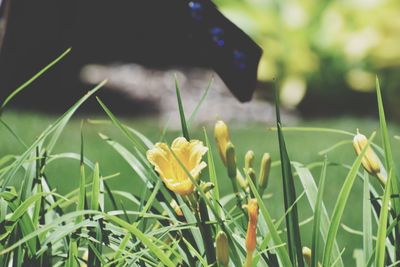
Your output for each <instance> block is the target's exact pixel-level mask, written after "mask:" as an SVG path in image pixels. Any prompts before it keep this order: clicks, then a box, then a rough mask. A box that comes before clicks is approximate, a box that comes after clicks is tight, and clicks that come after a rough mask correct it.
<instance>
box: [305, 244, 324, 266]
mask: <svg viewBox="0 0 400 267" xmlns="http://www.w3.org/2000/svg"><path fill="white" fill-rule="evenodd" d="M311 253H312V252H311V249H309V248H308V247H303V258H304V260H305V261H306V262H307V264H308V266H311ZM318 267H321V264H320V263H319V262H318Z"/></svg>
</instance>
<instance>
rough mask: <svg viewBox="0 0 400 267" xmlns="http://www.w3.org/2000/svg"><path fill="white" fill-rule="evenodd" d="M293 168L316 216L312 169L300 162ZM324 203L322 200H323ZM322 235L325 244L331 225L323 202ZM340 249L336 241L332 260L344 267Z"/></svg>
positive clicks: (316, 196)
mask: <svg viewBox="0 0 400 267" xmlns="http://www.w3.org/2000/svg"><path fill="white" fill-rule="evenodd" d="M324 164H325V161H324V162H323V163H322V165H321V167H323V166H324ZM326 164H327V166H328V165H330V163H328V162H327V163H326ZM292 165H293V167H294V168H295V170H296V172H297V175H298V176H299V178H300V182H301V184H302V186H303V188H304V191H305V192H306V195H307V199H308V202H309V204H310V207H311V209H312V210H313V212H314V214H315V206H316V205H317V198H318V188H317V185H316V183H315V181H314V178H313V175H312V174H311V172H310V167H304V166H303V165H301V164H300V163H298V162H292ZM321 201H322V200H321ZM319 216H320V220H321V223H320V233H321V236H322V239H323V240H324V242H325V241H326V238H327V236H328V230H329V228H328V227H329V225H330V219H329V216H328V211H327V210H326V207H325V204H324V203H323V202H322V204H321V209H320V214H319ZM340 254H341V253H340V249H339V246H338V244H337V242H336V241H335V243H334V248H333V254H332V259H334V258H335V259H339V261H338V262H337V265H338V266H340V267H343V261H342V258H341V257H340Z"/></svg>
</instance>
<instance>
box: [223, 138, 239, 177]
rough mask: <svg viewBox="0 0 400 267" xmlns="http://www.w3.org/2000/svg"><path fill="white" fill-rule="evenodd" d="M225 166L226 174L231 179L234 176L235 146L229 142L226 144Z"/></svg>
mask: <svg viewBox="0 0 400 267" xmlns="http://www.w3.org/2000/svg"><path fill="white" fill-rule="evenodd" d="M225 155H226V167H227V169H228V176H229V178H231V179H235V178H236V172H237V169H236V153H235V146H234V145H233V144H232V143H231V142H229V143H228V144H227V146H226V151H225Z"/></svg>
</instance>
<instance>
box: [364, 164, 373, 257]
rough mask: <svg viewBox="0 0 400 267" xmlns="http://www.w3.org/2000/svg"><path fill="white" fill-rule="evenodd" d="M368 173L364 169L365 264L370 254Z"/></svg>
mask: <svg viewBox="0 0 400 267" xmlns="http://www.w3.org/2000/svg"><path fill="white" fill-rule="evenodd" d="M369 186H370V185H369V175H368V173H367V171H364V190H363V191H364V192H363V262H364V264H366V263H367V262H368V259H369V257H371V255H372V249H373V248H372V246H373V240H372V214H371V201H370V193H369Z"/></svg>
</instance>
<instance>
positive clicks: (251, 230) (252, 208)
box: [244, 198, 258, 267]
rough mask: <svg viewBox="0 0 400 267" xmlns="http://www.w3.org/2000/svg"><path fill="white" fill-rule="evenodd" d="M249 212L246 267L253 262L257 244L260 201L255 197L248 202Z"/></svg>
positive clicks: (249, 266)
mask: <svg viewBox="0 0 400 267" xmlns="http://www.w3.org/2000/svg"><path fill="white" fill-rule="evenodd" d="M247 211H248V213H249V223H248V225H247V233H246V252H247V255H246V262H245V264H244V266H245V267H251V266H252V262H253V252H254V250H255V249H256V246H257V221H258V203H257V200H256V199H255V198H252V199H250V200H249V202H248V204H247Z"/></svg>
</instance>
